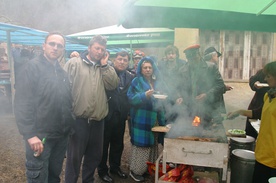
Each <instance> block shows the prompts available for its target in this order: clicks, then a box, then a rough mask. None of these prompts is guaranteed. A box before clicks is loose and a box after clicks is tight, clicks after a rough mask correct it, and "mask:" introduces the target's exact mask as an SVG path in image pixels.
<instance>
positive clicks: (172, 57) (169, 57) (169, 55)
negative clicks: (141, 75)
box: [166, 51, 176, 62]
mask: <svg viewBox="0 0 276 183" xmlns="http://www.w3.org/2000/svg"><path fill="white" fill-rule="evenodd" d="M166 58H167V61H170V62H174V61H175V60H176V53H174V52H173V51H170V52H169V53H167V55H166Z"/></svg>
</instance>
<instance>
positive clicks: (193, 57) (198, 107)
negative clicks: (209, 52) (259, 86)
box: [182, 45, 224, 127]
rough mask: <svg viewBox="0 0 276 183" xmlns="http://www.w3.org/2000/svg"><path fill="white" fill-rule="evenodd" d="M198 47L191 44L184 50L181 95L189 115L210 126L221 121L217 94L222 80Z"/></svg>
mask: <svg viewBox="0 0 276 183" xmlns="http://www.w3.org/2000/svg"><path fill="white" fill-rule="evenodd" d="M199 48H200V45H192V46H189V47H188V48H186V49H185V50H184V53H185V55H186V58H187V60H188V64H186V65H185V66H184V67H183V68H182V79H183V86H182V95H183V101H184V105H186V106H187V109H188V115H189V117H190V118H194V117H195V116H198V117H200V119H201V122H202V124H203V126H204V127H210V126H211V125H212V123H214V124H215V123H220V122H221V121H222V117H221V112H220V109H219V108H220V97H219V96H221V95H222V94H223V92H224V82H223V80H222V78H221V75H220V73H219V70H218V68H217V67H216V65H215V64H213V63H210V62H205V61H204V60H203V59H202V57H201V55H200V53H199Z"/></svg>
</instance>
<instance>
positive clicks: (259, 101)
mask: <svg viewBox="0 0 276 183" xmlns="http://www.w3.org/2000/svg"><path fill="white" fill-rule="evenodd" d="M260 83H267V82H266V81H265V74H264V72H263V70H262V69H261V70H259V71H258V72H257V73H256V74H255V75H253V76H251V77H250V78H249V86H250V88H251V89H252V90H253V91H255V94H254V96H253V98H252V100H251V102H250V104H249V106H248V110H252V109H257V108H259V107H261V106H263V98H264V95H265V93H266V92H267V91H268V90H269V89H270V87H268V86H264V85H259V84H260ZM249 119H250V118H248V117H247V119H246V127H245V131H246V134H247V135H249V136H251V137H254V138H255V139H256V138H257V136H258V133H257V132H256V130H255V129H254V128H253V126H252V125H251V123H250V121H249Z"/></svg>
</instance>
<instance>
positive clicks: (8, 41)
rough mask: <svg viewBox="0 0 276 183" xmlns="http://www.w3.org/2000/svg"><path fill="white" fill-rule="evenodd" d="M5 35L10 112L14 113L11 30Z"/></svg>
mask: <svg viewBox="0 0 276 183" xmlns="http://www.w3.org/2000/svg"><path fill="white" fill-rule="evenodd" d="M6 36H7V54H8V62H9V67H10V83H11V102H12V112H13V113H14V93H15V90H14V67H13V66H14V63H13V59H12V57H11V32H10V31H6Z"/></svg>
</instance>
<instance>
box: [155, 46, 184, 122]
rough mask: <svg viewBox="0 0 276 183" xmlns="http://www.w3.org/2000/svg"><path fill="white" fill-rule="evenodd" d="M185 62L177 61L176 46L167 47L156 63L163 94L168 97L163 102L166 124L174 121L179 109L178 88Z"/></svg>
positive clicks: (177, 51)
mask: <svg viewBox="0 0 276 183" xmlns="http://www.w3.org/2000/svg"><path fill="white" fill-rule="evenodd" d="M186 64H187V62H186V61H184V60H181V59H179V50H178V48H177V47H176V46H173V45H169V46H167V47H166V49H165V58H164V60H162V61H160V62H159V63H158V68H159V70H160V73H161V85H162V91H161V92H163V93H165V94H167V95H168V98H167V100H166V102H163V104H164V106H165V109H166V110H165V111H166V123H172V122H174V121H175V120H176V118H177V116H178V113H179V111H181V108H180V107H179V104H181V103H182V100H183V99H182V96H181V94H180V86H181V85H182V82H183V80H182V78H181V75H180V74H181V72H182V70H181V68H182V67H183V66H184V65H186Z"/></svg>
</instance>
